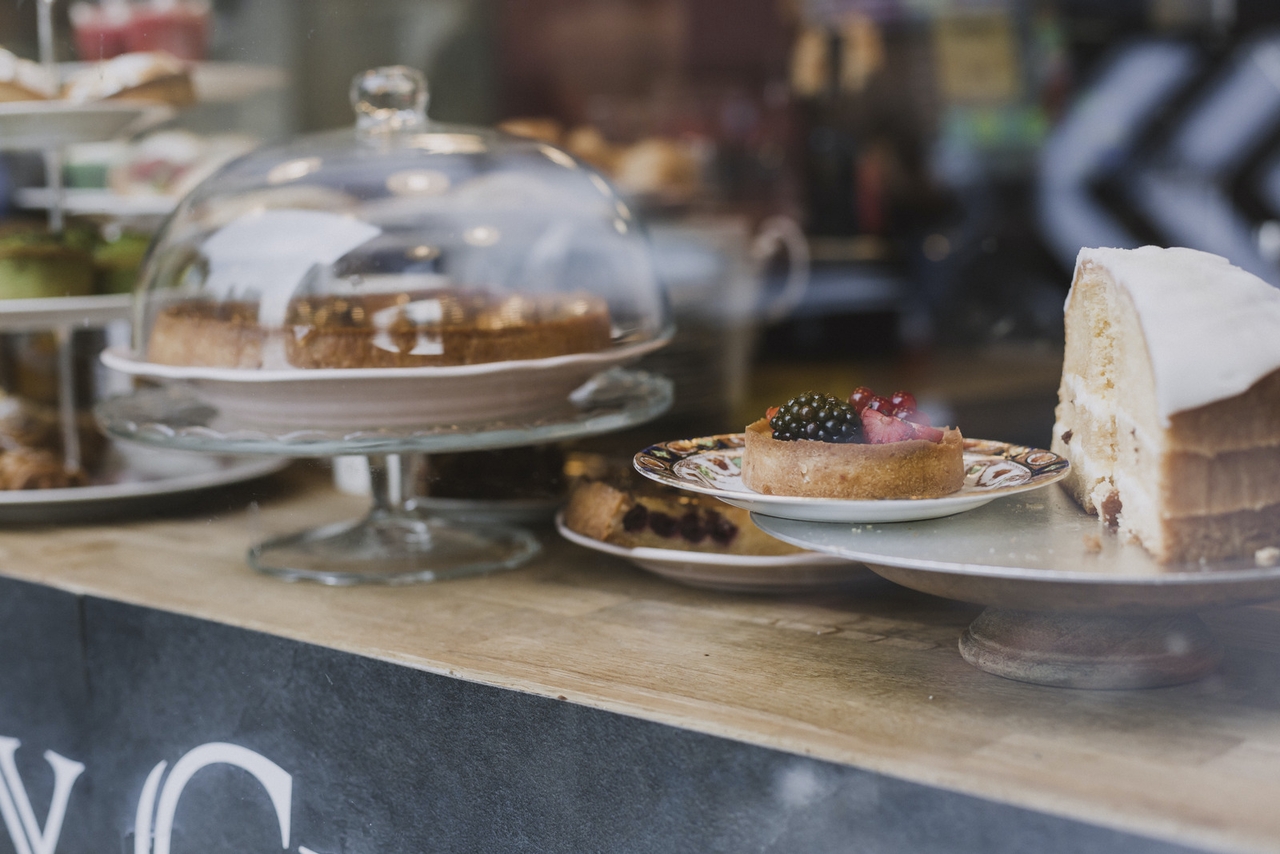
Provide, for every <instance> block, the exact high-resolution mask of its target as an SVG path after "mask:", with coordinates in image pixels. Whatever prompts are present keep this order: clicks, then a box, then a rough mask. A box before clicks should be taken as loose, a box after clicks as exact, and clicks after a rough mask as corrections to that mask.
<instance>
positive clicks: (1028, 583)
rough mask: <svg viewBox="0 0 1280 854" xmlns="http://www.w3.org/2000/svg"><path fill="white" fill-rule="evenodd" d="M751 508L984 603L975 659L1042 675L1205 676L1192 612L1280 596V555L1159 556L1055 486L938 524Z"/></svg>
mask: <svg viewBox="0 0 1280 854" xmlns="http://www.w3.org/2000/svg"><path fill="white" fill-rule="evenodd" d="M752 518H753V519H754V520H755V522H756V524H757V525H759V526H760V527H761V528H762V529H764V530H765V531H766V532H767V533H769V534H772V535H773V536H775V537H777V538H778V539H780V540H784V541H786V542H789V543H792V544H794V545H797V546H801V547H803V548H809V549H814V550H817V551H823V552H827V553H830V554H835V555H839V556H841V557H845V558H848V559H850V560H857V561H862V562H864V563H866V564H867V566H869V567H870V568H871V569H872V570H873V571H874V572H876V573H878V574H880V575H882V576H884V577H885V578H887V579H889V580H890V581H893V582H896V583H898V584H901V585H903V586H905V587H910V588H912V589H913V590H919V591H921V592H924V593H930V594H932V595H935V596H943V597H946V598H948V599H958V600H961V601H964V602H973V603H975V604H979V605H985V606H987V608H986V610H985V611H983V612H982V614H981V615H980V616H979V617H978V618H977V619H976V620H975V621H974V622H973V624H972V625H970V626H969V628H968V629H967V630H966V631H965V633H964V635H963V636H962V637H961V639H960V652H961V654H962V655H963V656H964V658H965V660H966V661H968V662H969V663H970V664H973V665H975V666H977V667H979V668H981V669H983V670H986V671H988V672H991V673H995V674H997V675H1000V676H1005V677H1008V678H1011V679H1018V680H1021V681H1025V682H1035V683H1039V684H1043V685H1057V686H1062V687H1076V688H1139V687H1152V686H1158V685H1173V684H1178V683H1181V682H1188V681H1191V680H1194V679H1198V678H1200V677H1201V676H1204V675H1205V674H1207V673H1208V672H1210V671H1211V670H1212V669H1213V668H1214V667H1215V666H1216V664H1217V662H1218V660H1219V658H1220V656H1221V651H1220V649H1219V646H1218V644H1217V642H1216V640H1215V639H1214V638H1213V636H1212V635H1211V634H1210V633H1209V630H1208V629H1207V627H1206V626H1205V625H1204V623H1203V622H1202V621H1201V620H1200V619H1199V618H1198V617H1197V616H1195V612H1196V611H1200V610H1204V609H1209V608H1219V607H1226V606H1231V605H1242V604H1247V603H1250V602H1258V601H1265V600H1268V599H1274V598H1277V597H1280V566H1259V565H1257V563H1256V562H1255V560H1254V559H1253V557H1252V556H1250V557H1248V558H1242V559H1237V560H1230V561H1219V562H1215V563H1211V564H1199V563H1195V564H1177V565H1171V566H1161V565H1160V564H1158V563H1156V562H1155V561H1154V560H1153V559H1152V558H1151V556H1150V555H1148V554H1147V553H1146V552H1145V551H1144V550H1143V549H1142V548H1141V547H1140V546H1138V545H1134V544H1126V543H1122V542H1120V541H1119V539H1118V538H1117V537H1116V536H1114V535H1113V534H1111V533H1110V532H1108V531H1105V530H1104V529H1102V528H1101V526H1100V525H1099V523H1098V521H1097V519H1096V518H1095V517H1093V516H1089V515H1087V514H1085V513H1084V512H1082V511H1081V510H1080V508H1079V507H1078V506H1077V505H1076V504H1075V502H1073V501H1072V500H1071V498H1070V497H1069V496H1067V495H1066V494H1065V493H1064V492H1062V491H1061V490H1060V489H1057V488H1054V489H1048V490H1045V491H1043V492H1036V493H1029V494H1025V495H1018V496H1013V497H1010V498H1004V499H1001V500H999V501H996V502H993V503H992V504H989V505H987V506H986V507H982V508H979V509H977V510H974V511H973V512H971V513H966V514H964V515H962V516H952V517H948V518H946V519H936V520H932V521H927V522H908V523H901V524H873V525H842V524H830V523H814V522H800V521H795V520H790V519H778V518H774V517H769V516H764V515H760V514H753V515H752Z"/></svg>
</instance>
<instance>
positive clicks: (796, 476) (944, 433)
mask: <svg viewBox="0 0 1280 854" xmlns="http://www.w3.org/2000/svg"><path fill="white" fill-rule="evenodd" d="M964 474H965V472H964V438H963V436H961V435H960V431H959V430H957V429H954V428H937V427H933V426H932V425H930V424H929V421H928V418H927V417H926V416H925V415H924V414H923V413H921V412H919V410H917V409H916V400H915V397H914V396H913V395H911V394H910V393H909V392H897V393H895V394H894V395H893V396H892V398H884V397H880V396H879V395H876V394H874V393H873V392H872V391H871V390H870V389H868V388H865V387H860V388H858V389H856V390H855V391H854V392H853V394H851V395H850V396H849V399H848V400H847V401H844V400H840V399H839V398H837V397H834V396H832V395H828V394H817V393H814V392H808V393H806V394H802V395H800V396H799V397H795V398H792V399H791V400H789V401H787V402H786V403H785V404H783V405H782V406H780V407H774V408H772V409H770V410H769V412H768V414H767V415H766V417H764V418H761V419H760V420H759V421H756V422H755V423H753V424H750V425H748V426H747V429H746V445H745V448H744V449H743V455H742V482H743V483H744V484H745V485H746V486H747V487H749V488H750V489H753V490H755V491H756V492H760V493H763V494H765V495H794V496H801V497H807V498H844V499H854V500H876V499H904V498H939V497H941V496H944V495H949V494H951V493H953V492H955V491H956V490H958V489H960V487H961V486H963V485H964Z"/></svg>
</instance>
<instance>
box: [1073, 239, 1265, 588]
mask: <svg viewBox="0 0 1280 854" xmlns="http://www.w3.org/2000/svg"><path fill="white" fill-rule="evenodd" d="M1058 396H1059V403H1058V408H1057V423H1056V424H1055V426H1054V436H1053V450H1054V452H1056V453H1058V454H1061V455H1063V456H1065V457H1067V458H1068V459H1069V460H1070V461H1071V473H1070V474H1069V475H1068V476H1067V478H1066V480H1065V481H1063V483H1064V486H1065V487H1066V489H1067V490H1068V491H1069V492H1070V493H1071V494H1072V495H1073V496H1074V497H1075V499H1076V500H1077V501H1078V502H1079V503H1080V504H1081V506H1083V507H1084V509H1085V510H1087V511H1088V512H1090V513H1095V514H1097V515H1098V516H1099V517H1100V518H1101V519H1102V520H1103V521H1104V522H1105V523H1106V524H1107V525H1109V526H1110V527H1111V528H1113V529H1115V530H1116V531H1117V532H1118V533H1119V534H1120V535H1121V536H1122V537H1123V538H1125V539H1128V540H1132V541H1137V542H1139V543H1141V544H1142V545H1143V546H1144V547H1145V548H1146V549H1147V551H1149V552H1151V554H1152V555H1154V556H1155V557H1156V559H1157V560H1159V561H1160V562H1162V563H1173V562H1182V561H1197V560H1215V559H1220V558H1226V557H1234V556H1247V555H1252V554H1254V553H1255V552H1257V551H1259V550H1264V549H1267V548H1269V547H1271V546H1275V545H1277V544H1280V290H1277V289H1276V288H1273V287H1272V286H1270V285H1268V284H1267V283H1266V282H1264V281H1262V280H1261V279H1259V278H1257V277H1256V276H1253V275H1251V274H1250V273H1246V272H1245V271H1243V270H1241V269H1239V268H1237V267H1233V266H1232V265H1231V264H1230V263H1228V262H1227V261H1226V260H1225V259H1223V258H1219V257H1218V256H1216V255H1209V254H1207V253H1204V252H1197V251H1195V250H1191V249H1160V248H1157V247H1154V246H1145V247H1143V248H1141V249H1133V250H1125V249H1083V250H1081V252H1080V255H1079V257H1078V258H1077V261H1076V269H1075V277H1074V280H1073V282H1072V285H1071V292H1070V294H1069V295H1068V296H1067V304H1066V353H1065V357H1064V362H1063V367H1062V384H1061V386H1060V388H1059V393H1058Z"/></svg>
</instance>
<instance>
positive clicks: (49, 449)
mask: <svg viewBox="0 0 1280 854" xmlns="http://www.w3.org/2000/svg"><path fill="white" fill-rule="evenodd" d="M54 390H55V391H56V389H54ZM76 434H77V436H78V437H79V439H80V469H79V474H80V475H81V476H87V472H92V471H95V470H97V469H98V467H99V466H100V465H101V464H102V462H103V460H104V458H105V456H106V453H107V447H108V444H107V439H106V437H105V436H103V435H102V433H101V432H100V431H99V430H98V427H97V422H96V421H95V420H94V417H93V412H92V411H90V410H87V409H86V410H81V411H79V412H77V413H76ZM13 450H23V451H31V452H36V451H39V452H42V453H45V454H48V455H50V456H52V457H54V458H55V459H56V460H57V461H58V467H59V468H61V467H62V455H63V448H62V426H61V422H60V421H59V418H58V409H57V406H56V404H50V403H42V402H38V401H36V400H32V399H30V398H22V397H17V396H14V395H6V394H3V393H0V451H4V452H8V451H13ZM6 488H9V489H13V488H21V489H28V488H30V487H6Z"/></svg>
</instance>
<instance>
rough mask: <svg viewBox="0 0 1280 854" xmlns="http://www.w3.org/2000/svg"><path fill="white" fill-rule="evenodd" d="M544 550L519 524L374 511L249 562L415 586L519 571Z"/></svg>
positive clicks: (287, 540) (348, 580) (287, 539)
mask: <svg viewBox="0 0 1280 854" xmlns="http://www.w3.org/2000/svg"><path fill="white" fill-rule="evenodd" d="M539 548H540V546H539V544H538V541H537V539H535V538H534V536H533V535H532V534H529V533H527V532H525V531H522V530H520V529H518V528H507V527H504V526H501V525H478V524H463V523H457V522H449V521H445V520H442V519H433V518H429V517H428V518H414V517H410V516H398V515H397V516H388V517H381V518H379V517H378V516H376V515H370V516H367V517H365V518H364V519H360V520H357V521H354V522H341V523H338V524H336V525H326V526H324V527H321V528H312V529H310V530H307V531H302V532H300V533H297V534H290V535H288V536H284V537H277V538H274V539H270V540H267V541H266V542H263V543H259V544H258V545H256V546H254V547H253V548H251V549H249V565H250V566H252V567H253V568H254V569H256V570H258V571H259V572H263V573H266V574H267V575H274V576H276V577H277V578H282V579H285V580H286V581H319V582H320V583H322V584H337V585H345V584H368V583H373V584H413V583H418V582H424V581H442V580H444V579H447V578H461V577H463V576H467V575H479V574H481V573H485V572H494V571H496V570H501V569H514V568H515V567H517V566H519V565H520V564H522V563H524V562H525V561H527V560H529V559H530V558H532V557H533V556H534V555H536V554H537V553H538V550H539Z"/></svg>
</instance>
